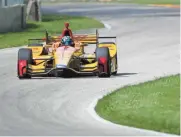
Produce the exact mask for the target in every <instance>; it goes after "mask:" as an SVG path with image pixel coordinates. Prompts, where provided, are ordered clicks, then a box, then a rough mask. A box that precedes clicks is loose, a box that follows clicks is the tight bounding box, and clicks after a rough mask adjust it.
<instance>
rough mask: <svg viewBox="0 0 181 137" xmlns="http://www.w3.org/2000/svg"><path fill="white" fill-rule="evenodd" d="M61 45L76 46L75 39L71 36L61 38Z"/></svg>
mask: <svg viewBox="0 0 181 137" xmlns="http://www.w3.org/2000/svg"><path fill="white" fill-rule="evenodd" d="M61 45H62V46H72V47H74V42H73V40H72V39H71V37H70V36H64V37H63V38H62V40H61Z"/></svg>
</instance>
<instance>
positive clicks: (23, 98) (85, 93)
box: [0, 4, 179, 136]
mask: <svg viewBox="0 0 181 137" xmlns="http://www.w3.org/2000/svg"><path fill="white" fill-rule="evenodd" d="M99 6H100V7H99ZM99 6H98V5H94V4H92V5H85V8H82V5H78V6H77V5H70V4H68V5H56V6H55V7H53V6H51V7H44V9H43V10H44V11H45V12H58V13H69V14H79V15H87V16H92V17H96V18H98V19H100V20H102V21H104V22H105V23H107V24H108V25H111V27H112V30H109V31H108V30H107V31H105V30H101V33H102V35H108V34H109V35H111V34H112V35H117V36H118V41H117V42H118V57H119V71H118V75H117V76H114V77H111V78H110V79H109V78H108V79H99V78H96V77H86V78H73V79H61V78H60V79H54V78H51V79H47V78H35V79H31V80H19V79H17V77H16V59H17V50H18V48H13V49H5V50H1V51H0V55H1V64H0V77H1V78H0V84H1V89H0V135H24V136H25V135H156V134H157V133H156V132H148V131H145V130H139V129H134V128H128V127H124V126H118V125H114V124H111V123H109V122H106V121H104V120H101V119H96V116H95V115H94V114H93V112H94V111H93V110H92V109H91V108H89V107H90V105H91V104H92V102H93V101H94V100H95V99H97V98H98V97H100V96H102V95H104V94H106V93H108V91H111V90H113V89H115V88H118V87H120V86H123V85H125V84H132V83H137V82H141V81H145V80H148V79H153V78H155V77H159V76H163V75H167V74H174V73H179V9H169V8H159V7H157V8H154V7H143V6H136V5H123V6H119V5H103V4H100V5H99ZM68 7H71V8H69V9H67V8H68ZM70 9H72V10H70ZM90 50H92V49H89V51H90ZM157 135H164V134H157Z"/></svg>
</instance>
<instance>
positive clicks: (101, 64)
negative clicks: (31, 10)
mask: <svg viewBox="0 0 181 137" xmlns="http://www.w3.org/2000/svg"><path fill="white" fill-rule="evenodd" d="M64 34H65V33H64ZM65 36H67V34H66V35H64V36H54V37H51V36H49V34H48V32H47V31H46V37H45V38H43V39H29V43H28V46H27V47H26V48H20V49H19V51H18V61H17V74H18V78H19V79H24V78H31V77H44V76H47V77H72V76H74V75H86V74H88V75H95V76H98V77H110V76H111V75H116V74H117V70H118V64H117V62H118V61H117V46H116V43H114V42H99V40H100V39H110V38H111V39H116V37H100V36H99V33H98V30H96V34H94V35H88V34H75V35H73V37H71V38H72V43H71V44H69V45H65V44H64V43H62V38H63V37H65ZM68 36H70V35H69V34H68ZM89 44H96V49H95V52H94V53H91V54H90V53H85V52H84V47H85V46H89Z"/></svg>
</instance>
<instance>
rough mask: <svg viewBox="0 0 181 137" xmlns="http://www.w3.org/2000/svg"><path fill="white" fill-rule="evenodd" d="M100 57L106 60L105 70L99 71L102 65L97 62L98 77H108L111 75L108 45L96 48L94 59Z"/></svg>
mask: <svg viewBox="0 0 181 137" xmlns="http://www.w3.org/2000/svg"><path fill="white" fill-rule="evenodd" d="M100 57H104V58H106V60H107V66H106V67H107V70H108V71H107V72H106V73H105V72H103V71H102V72H101V70H102V68H101V67H103V66H102V65H99V64H98V66H97V67H98V77H110V76H111V59H110V53H109V48H108V47H98V48H97V49H96V60H97V61H98V60H99V58H100Z"/></svg>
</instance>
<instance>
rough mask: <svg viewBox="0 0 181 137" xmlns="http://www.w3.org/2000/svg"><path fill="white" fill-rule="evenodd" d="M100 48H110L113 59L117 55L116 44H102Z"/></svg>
mask: <svg viewBox="0 0 181 137" xmlns="http://www.w3.org/2000/svg"><path fill="white" fill-rule="evenodd" d="M98 47H108V48H109V53H110V57H111V58H113V57H114V56H115V55H116V53H117V47H116V45H115V44H114V43H106V42H105V43H100V44H99V45H98Z"/></svg>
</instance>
